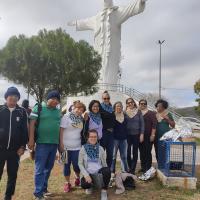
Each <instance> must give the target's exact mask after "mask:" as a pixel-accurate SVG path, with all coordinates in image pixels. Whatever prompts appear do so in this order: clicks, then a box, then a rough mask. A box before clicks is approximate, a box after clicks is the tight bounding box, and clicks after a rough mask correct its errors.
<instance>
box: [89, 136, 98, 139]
mask: <svg viewBox="0 0 200 200" xmlns="http://www.w3.org/2000/svg"><path fill="white" fill-rule="evenodd" d="M89 138H92V139H97V136H90V137H89Z"/></svg>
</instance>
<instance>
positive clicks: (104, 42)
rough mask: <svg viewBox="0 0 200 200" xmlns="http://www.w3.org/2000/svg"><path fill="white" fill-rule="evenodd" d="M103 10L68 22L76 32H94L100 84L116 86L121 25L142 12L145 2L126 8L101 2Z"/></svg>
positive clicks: (137, 0) (108, 0)
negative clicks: (99, 56) (98, 60)
mask: <svg viewBox="0 0 200 200" xmlns="http://www.w3.org/2000/svg"><path fill="white" fill-rule="evenodd" d="M103 1H104V9H103V10H102V11H101V12H99V13H98V14H97V15H95V16H93V17H90V18H86V19H80V20H75V21H71V22H68V25H69V26H76V30H77V31H85V30H92V31H93V32H94V49H95V50H96V51H97V52H98V53H99V54H100V55H101V58H102V69H101V77H100V82H101V83H109V84H117V83H118V79H119V73H120V67H119V63H120V60H121V25H122V24H123V23H124V22H125V21H126V20H127V19H128V18H130V17H132V16H134V15H137V14H139V13H141V12H143V10H144V8H145V2H146V0H136V1H134V2H131V3H130V4H129V5H127V6H119V7H118V6H114V5H113V1H112V0H103Z"/></svg>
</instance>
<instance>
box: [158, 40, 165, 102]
mask: <svg viewBox="0 0 200 200" xmlns="http://www.w3.org/2000/svg"><path fill="white" fill-rule="evenodd" d="M164 42H165V40H162V41H161V40H158V44H159V45H160V63H159V98H160V99H161V83H162V74H161V70H162V61H161V49H162V44H163V43H164Z"/></svg>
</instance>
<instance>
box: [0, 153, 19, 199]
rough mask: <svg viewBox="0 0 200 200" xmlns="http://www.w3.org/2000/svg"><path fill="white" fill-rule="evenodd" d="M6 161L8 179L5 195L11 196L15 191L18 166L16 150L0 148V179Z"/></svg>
mask: <svg viewBox="0 0 200 200" xmlns="http://www.w3.org/2000/svg"><path fill="white" fill-rule="evenodd" d="M5 162H7V174H8V181H7V187H6V192H5V196H6V197H11V196H12V195H13V194H14V192H15V185H16V180H17V171H18V168H19V156H18V155H17V153H16V151H9V150H0V180H1V177H2V174H3V169H4V166H5Z"/></svg>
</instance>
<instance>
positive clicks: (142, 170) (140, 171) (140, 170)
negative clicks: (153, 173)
mask: <svg viewBox="0 0 200 200" xmlns="http://www.w3.org/2000/svg"><path fill="white" fill-rule="evenodd" d="M144 172H146V171H145V170H144V169H142V168H141V169H139V170H138V173H144Z"/></svg>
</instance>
